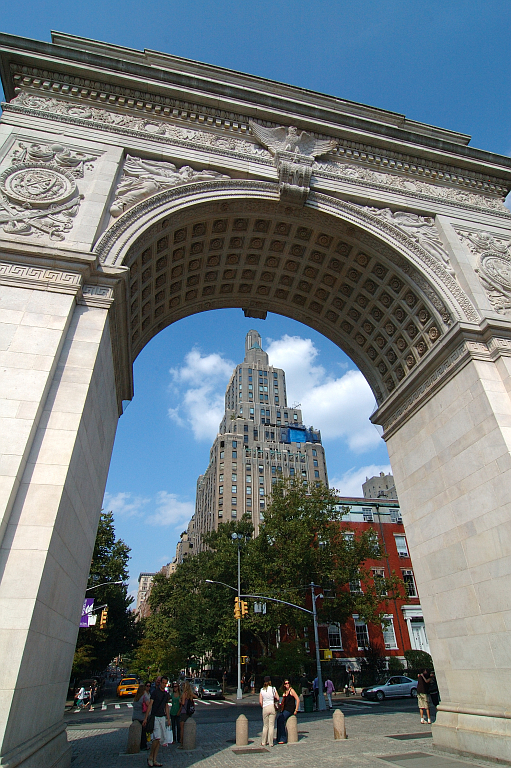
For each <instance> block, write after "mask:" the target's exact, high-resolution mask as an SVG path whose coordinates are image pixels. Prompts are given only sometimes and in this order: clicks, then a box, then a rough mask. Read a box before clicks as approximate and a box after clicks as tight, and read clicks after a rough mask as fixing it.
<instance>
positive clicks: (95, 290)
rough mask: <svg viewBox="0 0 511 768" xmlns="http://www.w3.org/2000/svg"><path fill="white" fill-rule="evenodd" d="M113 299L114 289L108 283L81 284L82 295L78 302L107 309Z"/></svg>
mask: <svg viewBox="0 0 511 768" xmlns="http://www.w3.org/2000/svg"><path fill="white" fill-rule="evenodd" d="M113 301H114V289H113V288H112V287H111V286H110V285H92V284H90V283H85V285H83V286H82V295H81V297H80V299H79V300H78V303H79V304H85V305H86V306H88V307H102V308H104V309H109V307H110V306H111V305H112V303H113Z"/></svg>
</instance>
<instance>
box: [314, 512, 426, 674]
mask: <svg viewBox="0 0 511 768" xmlns="http://www.w3.org/2000/svg"><path fill="white" fill-rule="evenodd" d="M339 503H340V505H341V506H342V507H343V508H345V509H347V510H349V511H348V513H347V514H346V515H345V517H344V519H343V520H344V522H343V525H344V527H345V528H346V529H347V531H346V535H348V536H349V535H353V536H356V535H357V533H360V532H362V531H365V530H367V529H368V528H370V529H372V530H374V531H375V533H376V535H377V536H378V539H379V541H380V546H381V550H382V559H381V560H369V561H367V562H366V564H365V565H366V567H367V568H368V569H369V570H370V571H372V578H373V579H378V578H379V577H389V576H390V575H391V574H392V573H395V574H396V575H397V576H398V577H399V578H401V579H402V580H403V581H404V583H405V588H406V593H407V594H406V597H402V598H398V599H392V600H390V601H389V602H388V604H387V607H386V609H385V610H386V618H387V619H388V622H387V623H386V626H385V627H382V626H381V625H375V624H366V623H365V622H364V621H363V620H362V618H361V617H360V618H359V617H358V616H357V615H354V616H353V617H352V618H351V619H350V620H349V621H347V622H346V623H345V624H342V625H338V624H333V625H330V626H325V625H323V626H320V627H319V643H320V649H321V657H322V658H323V659H325V660H330V659H331V660H332V661H333V660H338V661H339V662H340V663H344V664H346V665H348V664H349V665H350V666H352V667H354V668H357V667H358V664H359V661H360V659H362V658H364V657H365V655H366V653H367V650H366V649H367V647H368V646H369V645H370V646H371V648H373V649H378V650H380V652H381V654H382V655H384V656H387V657H389V656H398V657H399V658H401V659H403V658H404V656H403V654H404V652H405V651H406V650H409V649H417V650H424V651H427V652H428V653H429V645H428V640H427V635H426V629H425V625H424V619H423V616H422V609H421V606H420V600H419V595H418V592H417V586H416V583H415V577H414V574H413V565H412V561H411V559H410V555H409V551H408V545H407V542H406V536H405V532H404V527H403V522H402V518H401V513H400V509H399V502H398V501H397V500H395V499H381V498H379V499H366V498H347V497H343V498H340V499H339ZM350 589H351V590H352V591H359V590H362V589H363V585H361V583H360V582H354V583H351V584H350ZM318 602H319V601H318ZM310 650H311V652H314V644H313V638H312V637H311V642H310Z"/></svg>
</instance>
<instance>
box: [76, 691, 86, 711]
mask: <svg viewBox="0 0 511 768" xmlns="http://www.w3.org/2000/svg"><path fill="white" fill-rule="evenodd" d="M76 706H77V707H78V709H82V708H83V707H84V706H85V688H84V686H83V685H82V686H81V687H80V688H79V689H78V694H77V696H76Z"/></svg>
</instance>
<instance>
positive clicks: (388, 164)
mask: <svg viewBox="0 0 511 768" xmlns="http://www.w3.org/2000/svg"><path fill="white" fill-rule="evenodd" d="M36 80H37V79H36ZM36 80H34V82H36ZM38 82H39V81H38ZM59 88H60V86H59ZM69 90H70V89H69V88H67V91H66V93H68V92H69ZM82 90H83V89H82ZM101 95H103V94H98V93H96V95H95V98H96V97H99V96H101ZM90 98H92V93H91V94H90ZM109 101H110V99H109ZM115 104H116V106H117V107H118V109H117V111H113V110H110V109H106V108H103V107H97V106H95V104H94V103H92V104H90V103H86V102H85V103H84V102H71V101H66V100H64V99H62V98H55V97H51V96H47V95H46V94H41V95H39V94H33V93H29V92H27V91H25V90H20V92H19V94H18V95H17V96H16V98H14V99H13V100H12V101H11V102H10V103H9V104H7V105H5V109H6V110H13V111H19V112H22V113H28V114H30V113H32V112H44V113H46V115H47V117H48V118H49V119H54V120H66V121H67V122H73V123H77V124H79V125H84V124H86V123H93V124H94V126H95V128H99V129H102V130H108V131H114V132H116V133H121V134H124V135H126V134H127V135H139V134H144V135H145V136H146V137H151V138H152V139H153V140H154V141H159V142H165V143H168V144H174V145H179V146H184V147H190V148H194V147H197V146H201V147H204V146H206V147H208V148H209V149H210V150H211V151H213V152H216V153H218V154H225V155H230V156H234V157H242V158H246V156H247V155H249V156H251V157H252V158H253V159H254V160H256V161H257V162H258V163H262V164H264V165H270V164H271V163H272V155H271V152H270V151H269V150H268V149H266V148H265V147H264V146H259V145H258V143H256V142H254V141H251V140H250V138H247V139H246V138H244V137H243V135H241V136H240V135H239V133H241V134H243V132H245V133H247V132H248V130H249V127H248V125H245V124H243V123H238V122H237V121H236V120H234V121H233V120H226V119H224V118H222V119H220V118H213V117H210V116H208V117H207V118H206V116H205V115H198V114H197V113H195V112H194V111H193V110H192V111H190V109H187V110H184V111H180V110H177V109H170V108H167V107H165V108H164V109H161V108H160V107H155V108H154V110H153V111H154V112H155V114H149V115H138V114H132V113H130V112H128V111H127V109H126V107H128V108H129V109H138V108H140V109H142V108H144V106H147V104H146V105H144V103H142V102H140V103H137V102H136V101H134V100H133V98H132V99H130V98H127V97H125V96H122V95H117V96H115ZM119 108H122V111H119ZM170 113H171V114H170ZM170 117H172V118H174V119H179V120H180V121H182V126H181V125H175V124H173V123H172V122H170V120H169V118H170ZM194 123H199V124H202V125H204V128H205V129H206V130H200V128H199V129H197V128H195V127H191V126H193V125H194ZM260 127H262V126H260ZM208 129H209V130H208ZM234 130H235V131H236V133H234V135H233V131H234ZM268 130H275V129H268ZM276 130H279V129H276ZM283 130H285V131H286V132H287V129H283ZM218 131H222V132H223V133H224V135H221V134H219V132H218ZM236 134H238V135H236ZM302 134H303V132H301V133H300V134H298V132H297V140H298V144H299V148H300V147H302V138H301V137H302ZM308 136H311V134H308ZM312 138H313V140H314V141H327V142H328V141H329V142H330V143H332V142H335V140H333V139H327V140H325V139H324V138H323V139H318V138H316V137H312ZM293 141H294V139H293ZM338 143H339V146H338V148H337V150H336V149H335V147H334V148H332V146H331V147H330V149H327V150H326V151H328V152H330V157H329V158H328V159H325V160H322V161H316V160H315V161H314V163H313V167H312V173H313V175H312V178H311V185H312V186H314V178H315V177H317V178H321V177H326V178H332V179H337V178H340V179H346V180H349V181H351V182H353V183H354V184H360V185H364V186H371V187H373V188H375V189H385V190H387V189H392V190H396V191H398V192H400V193H401V194H406V195H407V196H408V197H413V198H415V199H420V200H435V201H438V200H441V201H446V202H450V201H452V202H454V203H455V204H456V205H457V206H458V207H462V208H479V209H481V208H483V209H485V210H492V211H494V212H495V214H497V215H499V216H505V217H506V218H507V217H508V216H509V213H510V212H509V210H508V209H507V208H506V207H505V206H504V203H503V199H504V197H505V195H506V194H507V191H508V190H507V189H504V187H502V185H501V184H500V183H499V181H498V180H495V179H488V178H486V177H485V178H483V177H481V178H476V176H474V177H473V178H472V176H471V175H470V174H468V175H467V172H465V171H460V170H459V169H456V168H451V167H447V166H445V167H443V166H442V167H440V166H439V167H433V165H434V164H433V165H431V167H429V166H428V165H427V164H426V163H425V162H424V161H423V160H421V161H420V162H419V161H418V160H417V158H413V157H410V156H408V155H404V154H402V153H397V152H392V153H390V154H389V156H388V157H386V156H384V153H381V150H380V154H381V157H380V154H378V152H376V150H374V148H371V147H369V146H367V147H366V146H365V145H360V144H358V143H356V144H354V143H353V142H351V141H349V140H347V139H345V140H341V141H339V142H338ZM288 144H289V142H288ZM289 146H291V144H289ZM304 147H305V144H303V147H302V149H303V148H304ZM360 147H362V149H360ZM275 151H276V148H275ZM301 151H302V150H300V152H301ZM374 152H376V154H374ZM293 154H294V151H293ZM335 155H338V158H337V157H335ZM349 159H351V160H352V161H353V160H357V161H359V162H360V165H356V164H354V163H353V162H351V163H350V162H349V161H348V160H349ZM369 162H374V163H375V164H378V163H379V164H381V166H382V168H386V169H388V171H390V172H384V171H383V170H382V171H380V170H372V169H371V168H367V167H365V165H364V163H369ZM421 163H422V164H423V165H421ZM423 166H424V167H423ZM307 174H308V170H307V171H306V172H305V173H304V178H305V177H306V176H307ZM426 179H427V180H426ZM280 181H281V182H282V179H280ZM284 183H287V182H284ZM460 185H461V187H462V188H460ZM298 186H299V185H298ZM281 191H282V188H281ZM291 202H293V201H291ZM294 202H295V203H296V200H294Z"/></svg>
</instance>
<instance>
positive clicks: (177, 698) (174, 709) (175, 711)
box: [170, 682, 181, 743]
mask: <svg viewBox="0 0 511 768" xmlns="http://www.w3.org/2000/svg"><path fill="white" fill-rule="evenodd" d="M180 709H181V691H180V690H179V683H177V682H174V683H172V691H171V693H170V720H171V722H172V734H173V736H174V741H175V742H176V743H177V742H178V741H179V730H180V729H179V711H180Z"/></svg>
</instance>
